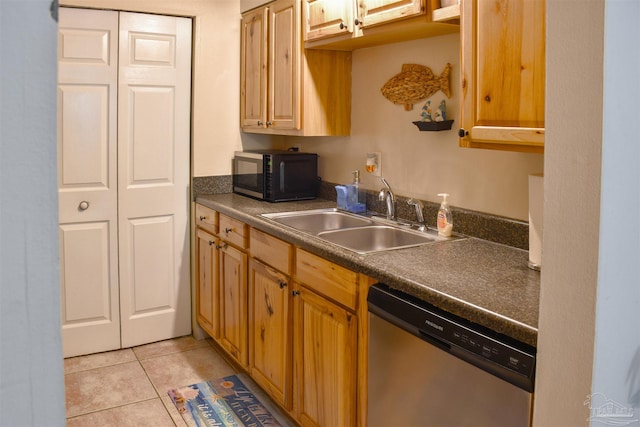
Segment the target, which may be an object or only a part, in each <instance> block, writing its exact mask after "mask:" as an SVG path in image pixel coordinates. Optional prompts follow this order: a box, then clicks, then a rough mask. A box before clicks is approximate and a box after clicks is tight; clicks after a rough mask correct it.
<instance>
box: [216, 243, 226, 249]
mask: <svg viewBox="0 0 640 427" xmlns="http://www.w3.org/2000/svg"><path fill="white" fill-rule="evenodd" d="M228 247H229V245H228V244H227V243H226V242H225V243H223V244H222V245H216V249H227V248H228Z"/></svg>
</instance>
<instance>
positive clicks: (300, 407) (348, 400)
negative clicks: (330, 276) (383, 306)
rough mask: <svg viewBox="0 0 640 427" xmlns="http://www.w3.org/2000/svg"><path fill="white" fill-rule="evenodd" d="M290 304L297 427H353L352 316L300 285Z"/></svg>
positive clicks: (354, 336)
mask: <svg viewBox="0 0 640 427" xmlns="http://www.w3.org/2000/svg"><path fill="white" fill-rule="evenodd" d="M293 300H294V303H293V306H294V320H293V325H294V352H295V357H294V367H295V380H294V381H295V386H294V389H295V394H294V408H295V413H296V418H297V419H298V420H299V421H300V422H301V424H302V425H303V426H353V425H355V424H356V372H357V371H356V369H357V354H358V352H357V350H358V345H357V343H358V338H357V323H358V322H357V317H356V316H355V314H352V313H351V312H349V311H347V310H345V309H344V308H342V307H340V306H339V305H337V304H334V303H332V302H331V301H328V300H327V299H326V298H323V297H321V296H319V295H316V294H315V293H314V292H312V291H310V290H307V289H306V288H305V287H303V286H300V287H298V288H297V294H296V296H295V297H294V299H293Z"/></svg>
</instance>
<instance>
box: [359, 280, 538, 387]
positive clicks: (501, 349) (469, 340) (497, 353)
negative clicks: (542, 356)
mask: <svg viewBox="0 0 640 427" xmlns="http://www.w3.org/2000/svg"><path fill="white" fill-rule="evenodd" d="M368 305H369V311H370V312H371V313H373V314H376V315H378V316H379V317H381V318H383V319H385V320H387V321H388V322H390V323H393V324H395V325H396V326H398V327H400V328H402V329H404V330H406V331H407V332H410V333H412V334H413V335H415V336H417V337H419V338H421V339H422V340H424V341H426V342H428V343H430V344H433V345H435V346H437V347H439V348H440V349H442V350H444V351H447V352H449V353H451V354H453V355H455V356H457V357H459V358H460V359H463V360H465V361H467V362H469V363H472V364H474V365H476V366H478V367H479V368H481V369H484V370H485V371H487V372H489V373H492V374H494V375H496V376H498V377H500V378H503V379H504V380H506V381H509V382H511V383H513V384H515V385H518V386H519V387H521V388H523V389H525V390H527V391H533V379H534V373H535V360H536V351H535V348H533V347H531V346H529V345H527V344H524V343H521V342H518V341H516V340H513V339H511V338H509V337H505V336H503V335H500V334H498V333H496V332H493V331H491V330H488V329H487V328H484V327H482V326H480V325H476V324H474V323H472V322H469V321H467V320H465V319H462V318H459V317H457V316H455V315H453V314H451V313H447V312H445V311H443V310H441V309H439V308H437V307H434V306H432V305H430V304H428V303H426V302H424V301H421V300H419V299H417V298H415V297H412V296H410V295H407V294H405V293H403V292H400V291H398V290H395V289H391V288H389V287H388V286H386V285H383V284H376V285H374V286H372V287H371V289H370V290H369V296H368Z"/></svg>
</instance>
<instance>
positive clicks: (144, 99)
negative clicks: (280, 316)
mask: <svg viewBox="0 0 640 427" xmlns="http://www.w3.org/2000/svg"><path fill="white" fill-rule="evenodd" d="M58 51H59V52H58V53H59V55H58V58H59V74H58V82H59V85H58V123H59V125H58V170H59V172H58V175H59V179H58V181H59V204H60V208H59V211H60V219H59V221H60V254H61V279H62V280H61V283H62V331H63V332H62V335H63V347H64V355H65V357H69V356H74V355H79V354H88V353H94V352H99V351H105V350H111V349H116V348H123V347H131V346H134V345H139V344H144V343H148V342H153V341H157V340H161V339H167V338H172V337H176V336H180V335H185V334H188V333H190V331H191V310H190V307H191V303H190V273H189V272H190V262H189V225H188V209H189V205H190V203H189V163H190V162H189V155H190V154H189V153H190V92H191V89H190V86H191V81H190V79H191V21H190V20H189V19H186V18H176V17H165V16H157V15H145V14H137V13H124V12H121V13H118V12H114V11H98V10H83V9H66V8H61V12H60V25H59V42H58Z"/></svg>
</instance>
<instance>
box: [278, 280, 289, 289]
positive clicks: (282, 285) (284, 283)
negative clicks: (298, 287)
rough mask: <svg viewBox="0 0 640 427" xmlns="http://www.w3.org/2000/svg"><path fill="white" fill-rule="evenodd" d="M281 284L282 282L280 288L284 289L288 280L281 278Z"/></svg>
mask: <svg viewBox="0 0 640 427" xmlns="http://www.w3.org/2000/svg"><path fill="white" fill-rule="evenodd" d="M279 284H280V289H284V288H286V287H287V282H285V281H282V280H281V281H280V283H279Z"/></svg>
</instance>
